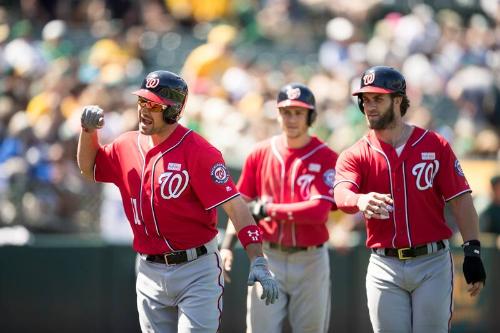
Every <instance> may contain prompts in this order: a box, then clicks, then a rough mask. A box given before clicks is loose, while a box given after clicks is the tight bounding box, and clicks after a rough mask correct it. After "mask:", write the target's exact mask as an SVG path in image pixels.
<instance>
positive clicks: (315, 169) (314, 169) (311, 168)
mask: <svg viewBox="0 0 500 333" xmlns="http://www.w3.org/2000/svg"><path fill="white" fill-rule="evenodd" d="M307 168H308V169H309V171H312V172H319V171H320V170H321V165H320V164H318V163H309V166H308V167H307Z"/></svg>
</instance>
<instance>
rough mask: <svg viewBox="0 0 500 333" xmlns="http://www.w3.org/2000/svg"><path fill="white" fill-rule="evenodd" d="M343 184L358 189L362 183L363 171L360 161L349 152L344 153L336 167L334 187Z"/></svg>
mask: <svg viewBox="0 0 500 333" xmlns="http://www.w3.org/2000/svg"><path fill="white" fill-rule="evenodd" d="M343 182H349V183H352V184H353V185H355V186H356V187H357V188H358V189H359V187H360V183H361V170H360V167H359V161H358V160H357V159H356V157H355V155H354V154H353V153H352V152H351V151H349V150H346V151H343V152H342V153H341V154H340V156H339V158H338V160H337V164H336V166H335V181H334V184H333V187H336V186H337V185H338V184H339V183H343Z"/></svg>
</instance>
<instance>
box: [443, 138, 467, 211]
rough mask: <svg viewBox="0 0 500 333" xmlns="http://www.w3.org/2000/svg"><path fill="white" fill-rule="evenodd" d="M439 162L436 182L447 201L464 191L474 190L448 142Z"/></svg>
mask: <svg viewBox="0 0 500 333" xmlns="http://www.w3.org/2000/svg"><path fill="white" fill-rule="evenodd" d="M439 164H440V165H439V171H438V173H437V174H436V179H435V182H436V183H437V187H438V189H439V191H440V192H441V194H442V195H443V198H444V200H445V201H449V200H451V199H453V198H455V197H457V196H459V195H461V194H463V193H466V192H472V191H471V189H470V187H469V183H468V182H467V179H466V178H465V174H464V172H463V170H462V167H461V166H460V162H459V161H458V159H457V157H456V156H455V153H453V150H452V149H451V147H450V145H449V143H448V142H445V144H444V146H443V150H442V152H441V157H440V159H439Z"/></svg>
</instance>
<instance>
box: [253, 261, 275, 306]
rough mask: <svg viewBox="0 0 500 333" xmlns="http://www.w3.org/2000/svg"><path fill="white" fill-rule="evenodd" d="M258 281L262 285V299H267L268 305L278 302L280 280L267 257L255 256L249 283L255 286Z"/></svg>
mask: <svg viewBox="0 0 500 333" xmlns="http://www.w3.org/2000/svg"><path fill="white" fill-rule="evenodd" d="M256 281H258V282H259V283H260V284H261V285H262V296H261V297H260V299H265V300H266V305H269V304H273V303H274V302H276V300H277V299H278V282H277V281H276V279H275V278H274V275H273V273H271V271H270V270H269V268H268V263H267V259H266V258H264V257H257V258H255V259H254V260H253V261H252V264H251V265H250V274H249V275H248V285H249V286H253V285H254V284H255V282H256Z"/></svg>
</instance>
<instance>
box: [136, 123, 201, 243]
mask: <svg viewBox="0 0 500 333" xmlns="http://www.w3.org/2000/svg"><path fill="white" fill-rule="evenodd" d="M191 131H192V130H188V131H187V132H186V133H184V135H183V136H182V137H181V138H180V139H179V141H177V143H176V144H175V145H173V146H172V147H170V148H168V149H167V150H165V151H164V152H163V153H161V154H160V155H159V156H158V157H157V158H156V160H155V161H154V162H153V167H152V168H151V199H150V204H151V212H152V215H153V222H154V224H155V228H156V234H157V235H158V236H159V237H161V238H163V240H164V241H165V244H167V246H168V247H169V249H170V251H175V249H174V247H173V246H172V245H171V244H170V243H169V241H168V240H167V239H166V238H165V236H163V235H161V234H160V228H159V227H158V222H157V221H156V213H155V209H154V205H153V202H154V194H155V192H154V182H155V178H154V174H155V168H156V164H157V163H158V161H159V160H160V159H161V158H162V157H163V156H164V155H165V154H166V153H168V152H169V151H171V150H173V149H174V148H176V147H177V146H178V145H180V144H181V142H182V141H183V140H184V138H185V137H186V136H187V135H188V134H189V133H191ZM141 188H142V186H141Z"/></svg>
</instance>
